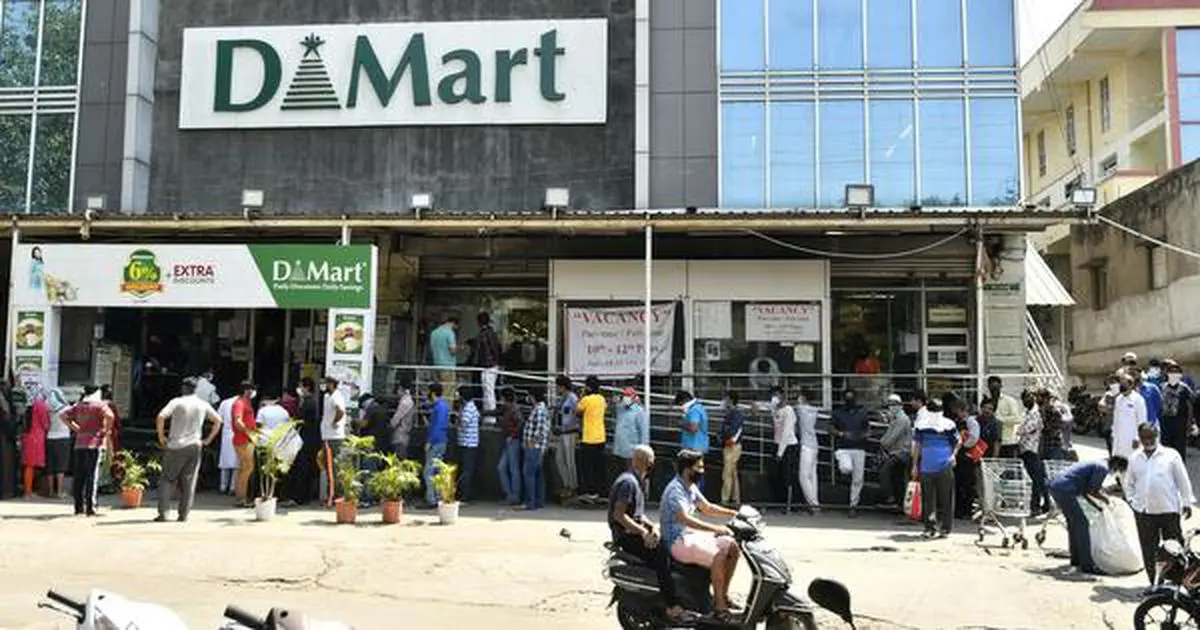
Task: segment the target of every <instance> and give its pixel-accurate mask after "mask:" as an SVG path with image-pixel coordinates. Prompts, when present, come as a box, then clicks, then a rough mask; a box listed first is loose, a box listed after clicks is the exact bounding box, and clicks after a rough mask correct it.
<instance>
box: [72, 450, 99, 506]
mask: <svg viewBox="0 0 1200 630" xmlns="http://www.w3.org/2000/svg"><path fill="white" fill-rule="evenodd" d="M71 463H72V471H73V472H74V479H72V480H71V493H72V494H73V495H74V496H75V513H76V514H83V513H85V512H86V513H88V514H95V513H96V472H97V469H98V468H99V467H100V449H97V448H77V449H75V450H74V452H72V453H71Z"/></svg>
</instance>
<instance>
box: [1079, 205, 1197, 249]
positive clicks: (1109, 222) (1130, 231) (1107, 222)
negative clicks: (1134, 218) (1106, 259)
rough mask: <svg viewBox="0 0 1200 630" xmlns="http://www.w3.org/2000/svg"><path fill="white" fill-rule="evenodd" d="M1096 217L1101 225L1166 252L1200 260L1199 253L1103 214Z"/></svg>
mask: <svg viewBox="0 0 1200 630" xmlns="http://www.w3.org/2000/svg"><path fill="white" fill-rule="evenodd" d="M1095 216H1096V220H1098V221H1100V222H1101V223H1103V224H1105V225H1109V226H1111V227H1114V228H1117V229H1118V230H1120V231H1122V232H1124V233H1126V234H1128V235H1130V236H1133V237H1135V238H1140V239H1142V240H1143V241H1146V242H1149V243H1153V244H1154V245H1157V246H1159V247H1161V248H1163V249H1166V250H1170V251H1173V252H1175V253H1176V254H1180V255H1182V256H1187V257H1189V258H1196V259H1200V253H1198V252H1194V251H1191V250H1189V249H1184V248H1182V247H1179V246H1178V245H1172V244H1170V243H1168V242H1166V241H1163V240H1160V239H1157V238H1154V237H1153V236H1150V235H1149V234H1143V233H1141V232H1139V231H1137V230H1135V229H1133V228H1131V227H1129V226H1127V225H1122V224H1121V223H1118V222H1116V221H1113V220H1112V219H1110V218H1108V217H1106V216H1104V215H1102V214H1097V215H1095Z"/></svg>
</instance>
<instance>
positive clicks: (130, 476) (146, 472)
mask: <svg viewBox="0 0 1200 630" xmlns="http://www.w3.org/2000/svg"><path fill="white" fill-rule="evenodd" d="M117 461H118V462H119V467H120V469H121V505H122V506H124V507H127V508H138V507H141V506H142V496H143V495H144V494H145V492H146V485H147V484H148V483H149V482H150V475H151V474H159V473H161V472H162V465H161V464H159V463H158V460H157V459H154V458H150V459H149V460H147V461H146V463H145V464H143V463H142V462H141V461H139V460H138V457H137V455H135V454H134V453H133V451H129V450H123V451H121V452H119V453H117Z"/></svg>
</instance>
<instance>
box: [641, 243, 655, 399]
mask: <svg viewBox="0 0 1200 630" xmlns="http://www.w3.org/2000/svg"><path fill="white" fill-rule="evenodd" d="M645 267H646V302H645V308H646V312H645V320H646V321H645V324H644V329H643V333H644V334H645V339H644V342H645V352H644V353H643V354H644V357H643V358H644V364H643V366H642V367H643V370H644V372H643V373H642V391H643V393H644V395H645V398H646V401H645V402H646V409H649V408H650V404H651V401H650V365H651V363H652V362H653V356H652V352H653V346H652V345H651V344H652V342H653V341H654V340H653V323H654V302H653V295H654V293H653V291H654V286H653V285H654V228H653V227H651V226H650V224H649V223H647V224H646V264H645Z"/></svg>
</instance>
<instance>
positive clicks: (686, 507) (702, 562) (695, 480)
mask: <svg viewBox="0 0 1200 630" xmlns="http://www.w3.org/2000/svg"><path fill="white" fill-rule="evenodd" d="M675 470H676V473H677V474H676V476H675V478H674V479H672V480H671V483H669V484H667V487H666V489H664V490H663V494H662V500H661V501H660V502H659V506H660V507H659V513H660V514H661V518H662V541H661V543H660V544H663V545H666V548H667V549H669V550H670V551H671V558H672V559H673V560H674V561H676V562H681V563H683V564H694V565H698V566H702V567H705V568H707V569H709V571H710V575H711V579H712V589H713V613H714V616H715V617H716V621H717V623H719V624H723V625H727V624H731V622H732V621H733V617H732V614H731V613H730V610H731V609H733V608H734V606H733V604H732V603H731V602H730V601H729V583H730V581H731V579H732V578H733V572H734V570H735V569H736V568H737V562H738V557H739V556H740V555H741V550H739V549H738V546H737V544H736V543H735V542H734V540H733V537H732V532H730V531H729V528H728V527H725V526H723V525H713V524H710V523H706V522H704V521H702V520H700V519H698V518H696V516H695V514H696V512H699V513H700V514H703V515H705V516H709V517H712V518H720V519H730V518H733V517H734V516H736V515H737V512H736V511H734V510H731V509H729V508H726V507H722V506H720V505H715V504H712V503H709V502H708V500H707V499H705V498H704V494H703V493H701V491H700V484H701V483H702V482H703V481H704V454H703V453H700V452H698V451H693V450H689V449H684V450H682V451H679V454H677V455H676V456H675Z"/></svg>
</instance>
